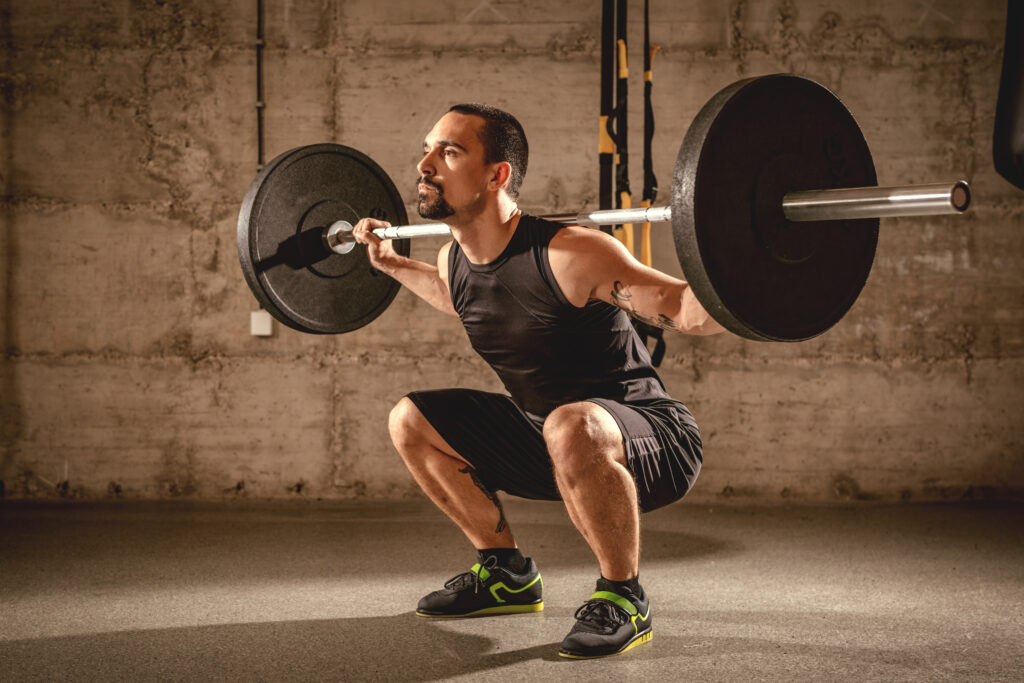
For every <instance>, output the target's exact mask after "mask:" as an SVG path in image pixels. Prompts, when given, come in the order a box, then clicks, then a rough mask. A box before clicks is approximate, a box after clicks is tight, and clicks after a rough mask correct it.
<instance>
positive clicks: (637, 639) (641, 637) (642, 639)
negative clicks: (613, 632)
mask: <svg viewBox="0 0 1024 683" xmlns="http://www.w3.org/2000/svg"><path fill="white" fill-rule="evenodd" d="M653 637H654V631H653V630H651V631H646V632H644V633H638V634H637V635H635V636H633V639H632V640H630V641H629V642H628V643H626V644H625V646H624V647H623V648H622V649H620V650H616V651H615V652H609V653H607V654H603V655H577V654H572V653H571V652H563V651H562V650H559V651H558V655H559V656H560V657H565V658H566V659H601V658H603V657H614V656H615V655H621V654H622V653H623V652H625V651H627V650H631V649H633V648H634V647H636V646H637V645H639V644H641V643H646V642H647V641H649V640H650V639H651V638H653Z"/></svg>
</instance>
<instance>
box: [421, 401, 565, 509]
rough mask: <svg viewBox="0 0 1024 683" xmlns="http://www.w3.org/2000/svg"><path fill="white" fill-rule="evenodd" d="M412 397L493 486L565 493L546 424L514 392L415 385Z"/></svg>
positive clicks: (519, 492) (544, 496) (533, 493)
mask: <svg viewBox="0 0 1024 683" xmlns="http://www.w3.org/2000/svg"><path fill="white" fill-rule="evenodd" d="M408 397H409V400H411V401H412V402H413V403H414V404H415V405H416V407H417V408H418V409H419V411H420V413H422V414H423V417H424V418H426V420H427V422H429V423H430V424H431V426H433V428H434V429H435V430H437V433H438V434H440V436H441V438H443V439H444V440H445V441H446V442H447V443H448V445H449V446H451V447H452V448H453V449H454V450H455V452H456V453H457V454H458V456H459V457H460V458H461V459H463V460H465V461H466V462H467V463H469V464H470V465H471V466H472V467H473V469H475V470H476V472H477V476H479V477H480V480H481V481H482V482H483V483H484V485H485V486H487V488H488V489H490V490H492V491H505V492H507V493H510V494H512V495H514V496H520V497H522V498H534V499H538V500H560V499H561V496H559V494H558V486H557V485H556V484H555V478H554V473H553V471H552V469H551V458H550V457H549V456H548V453H547V447H546V446H545V445H544V438H543V436H542V433H541V424H539V423H537V422H535V421H534V420H532V419H530V417H529V416H528V415H527V414H526V413H525V412H523V411H522V410H521V409H520V408H519V406H517V405H516V404H515V403H514V402H513V401H512V399H511V398H509V397H508V396H504V395H502V394H495V393H490V392H486V391H475V390H472V389H438V390H434V391H414V392H412V393H411V394H409V395H408Z"/></svg>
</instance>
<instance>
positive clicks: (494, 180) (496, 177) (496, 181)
mask: <svg viewBox="0 0 1024 683" xmlns="http://www.w3.org/2000/svg"><path fill="white" fill-rule="evenodd" d="M491 168H493V169H494V170H493V172H492V173H491V179H490V180H489V181H488V183H487V188H488V189H491V190H500V189H502V188H503V187H505V186H506V185H508V181H509V179H510V178H511V177H512V164H510V163H508V162H507V161H499V162H498V163H496V164H494V165H493V166H492V167H491Z"/></svg>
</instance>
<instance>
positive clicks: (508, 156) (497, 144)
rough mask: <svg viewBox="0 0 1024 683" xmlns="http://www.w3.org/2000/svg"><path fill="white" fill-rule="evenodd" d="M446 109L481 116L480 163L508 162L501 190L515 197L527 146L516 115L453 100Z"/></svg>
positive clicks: (525, 159) (524, 170) (524, 172)
mask: <svg viewBox="0 0 1024 683" xmlns="http://www.w3.org/2000/svg"><path fill="white" fill-rule="evenodd" d="M448 111H449V112H453V111H454V112H458V113H460V114H470V115H472V116H479V117H480V118H482V119H483V120H484V125H483V127H482V128H481V129H480V134H479V135H478V136H477V137H479V138H480V142H481V143H483V146H484V163H485V164H494V163H497V162H499V161H507V162H508V164H509V166H511V167H512V174H511V177H510V178H509V180H508V185H506V186H505V191H506V192H508V196H509V197H511V198H512V199H518V198H519V186H520V185H522V184H523V176H525V175H526V163H527V161H528V159H529V156H530V146H529V145H528V144H527V142H526V133H525V132H524V131H523V126H522V125H521V124H520V123H519V121H518V120H516V117H514V116H512V114H509V113H508V112H507V111H502V110H501V109H498V108H496V107H491V106H489V105H486V104H456V105H455V106H454V107H452V108H451V109H449V110H448Z"/></svg>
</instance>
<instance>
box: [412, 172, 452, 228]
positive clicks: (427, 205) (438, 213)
mask: <svg viewBox="0 0 1024 683" xmlns="http://www.w3.org/2000/svg"><path fill="white" fill-rule="evenodd" d="M418 183H422V184H424V185H429V186H430V187H432V188H434V192H432V193H431V192H423V191H422V190H421V191H420V193H419V195H418V200H419V201H418V203H417V205H416V210H417V211H418V212H419V214H420V218H427V219H430V220H434V221H438V220H442V219H444V218H448V217H449V216H452V215H454V214H455V209H454V208H452V205H451V204H449V203H448V201H447V200H446V199H445V198H444V190H442V189H441V187H440V186H439V185H436V184H434V183H432V182H430V181H429V180H427V179H426V178H420V179H419V180H418Z"/></svg>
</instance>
